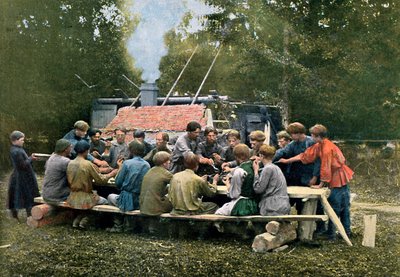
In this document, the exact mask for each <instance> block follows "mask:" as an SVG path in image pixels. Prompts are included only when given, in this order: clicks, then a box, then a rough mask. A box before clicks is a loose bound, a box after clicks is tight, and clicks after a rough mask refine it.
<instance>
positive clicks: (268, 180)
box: [253, 163, 290, 215]
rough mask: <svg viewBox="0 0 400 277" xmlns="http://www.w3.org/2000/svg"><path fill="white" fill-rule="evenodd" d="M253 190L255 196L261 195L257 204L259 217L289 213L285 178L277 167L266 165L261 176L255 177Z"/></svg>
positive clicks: (270, 164)
mask: <svg viewBox="0 0 400 277" xmlns="http://www.w3.org/2000/svg"><path fill="white" fill-rule="evenodd" d="M253 188H254V191H255V192H256V193H257V194H261V200H260V202H259V204H258V206H259V208H260V214H261V215H285V214H289V213H290V204H289V196H288V193H287V186H286V180H285V176H284V175H283V173H282V170H281V169H280V168H279V167H278V166H276V165H274V164H272V163H268V164H266V165H265V166H264V168H263V170H262V172H261V175H260V176H259V175H255V177H254V184H253Z"/></svg>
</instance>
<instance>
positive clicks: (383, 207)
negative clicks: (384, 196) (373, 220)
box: [351, 202, 400, 213]
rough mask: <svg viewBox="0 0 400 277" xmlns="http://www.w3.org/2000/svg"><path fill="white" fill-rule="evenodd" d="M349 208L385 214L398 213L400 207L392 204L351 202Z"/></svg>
mask: <svg viewBox="0 0 400 277" xmlns="http://www.w3.org/2000/svg"><path fill="white" fill-rule="evenodd" d="M351 206H352V207H353V208H356V209H362V210H375V211H380V212H387V213H400V206H399V205H394V204H374V203H363V202H352V203H351Z"/></svg>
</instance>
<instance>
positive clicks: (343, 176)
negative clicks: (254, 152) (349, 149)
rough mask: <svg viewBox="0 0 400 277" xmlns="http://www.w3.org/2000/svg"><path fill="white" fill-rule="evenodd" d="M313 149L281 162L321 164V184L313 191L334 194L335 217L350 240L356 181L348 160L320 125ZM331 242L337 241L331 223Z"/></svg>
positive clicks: (314, 129) (312, 130) (331, 199)
mask: <svg viewBox="0 0 400 277" xmlns="http://www.w3.org/2000/svg"><path fill="white" fill-rule="evenodd" d="M310 133H311V135H312V138H313V140H314V141H315V142H316V144H314V145H313V146H311V147H309V148H307V149H306V151H305V152H304V153H301V154H299V155H297V156H295V157H292V158H290V159H281V160H280V162H283V163H293V162H296V161H301V162H302V163H303V164H309V163H313V162H314V161H315V160H317V159H320V160H321V182H320V183H319V184H318V185H313V186H311V187H312V188H322V187H325V186H328V187H329V189H330V190H331V194H330V195H329V197H328V201H329V203H330V204H331V206H332V208H333V210H334V211H335V213H336V215H337V216H338V217H339V218H340V221H341V222H342V224H343V227H344V229H345V231H346V234H347V235H348V236H350V234H351V231H350V188H349V182H350V180H351V179H352V178H353V174H354V172H353V170H351V169H350V168H349V167H348V166H347V165H346V159H345V157H344V155H343V153H342V151H341V150H340V149H339V147H337V146H336V145H335V144H334V143H333V142H332V141H330V140H329V139H328V138H327V133H328V130H327V129H326V127H325V126H323V125H321V124H316V125H314V126H313V127H311V128H310ZM328 238H329V239H330V240H335V239H336V232H335V226H334V225H333V223H332V221H331V220H329V223H328Z"/></svg>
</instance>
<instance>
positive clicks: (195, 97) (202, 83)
mask: <svg viewBox="0 0 400 277" xmlns="http://www.w3.org/2000/svg"><path fill="white" fill-rule="evenodd" d="M221 49H222V44H221V46H220V47H219V49H218V52H217V54H216V55H215V57H214V60H213V61H212V63H211V65H210V68H209V69H208V71H207V73H206V76H204V79H203V81H202V82H201V84H200V87H199V89H198V90H197V92H196V95H195V96H194V99H193V101H192V103H191V104H190V105H193V104H194V103H195V102H196V101H197V98H198V96H199V93H200V90H201V89H202V87H203V85H204V83H205V81H206V80H207V77H208V74H210V71H211V69H212V67H213V66H214V63H215V61H216V60H217V57H218V55H219V52H220V51H221Z"/></svg>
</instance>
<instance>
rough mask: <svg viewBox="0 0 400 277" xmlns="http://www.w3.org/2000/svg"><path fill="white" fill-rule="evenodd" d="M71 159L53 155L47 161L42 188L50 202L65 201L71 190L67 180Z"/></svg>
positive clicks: (44, 196)
mask: <svg viewBox="0 0 400 277" xmlns="http://www.w3.org/2000/svg"><path fill="white" fill-rule="evenodd" d="M70 161H71V160H70V159H69V158H67V157H64V156H61V155H58V154H56V153H53V154H52V155H51V156H50V158H49V159H48V160H47V162H46V165H45V168H46V170H45V172H44V178H43V186H42V196H43V199H44V200H45V201H48V202H60V201H65V200H66V199H67V198H68V195H69V193H70V189H69V186H68V180H67V167H68V164H69V163H70Z"/></svg>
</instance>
